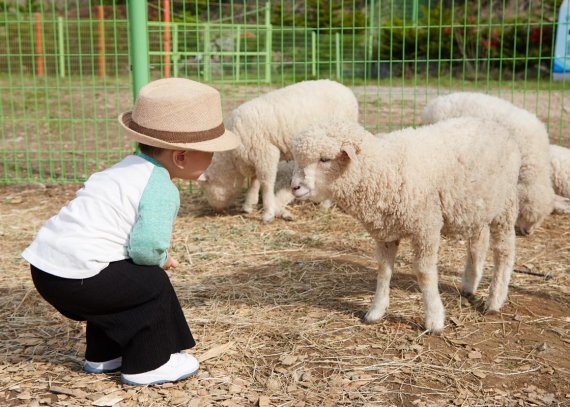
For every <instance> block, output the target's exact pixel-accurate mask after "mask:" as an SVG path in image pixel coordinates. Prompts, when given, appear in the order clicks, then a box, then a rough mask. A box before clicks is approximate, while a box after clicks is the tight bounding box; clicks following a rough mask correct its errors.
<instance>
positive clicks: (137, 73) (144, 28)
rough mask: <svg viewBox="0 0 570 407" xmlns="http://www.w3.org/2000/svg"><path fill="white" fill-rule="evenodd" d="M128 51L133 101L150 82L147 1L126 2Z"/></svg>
mask: <svg viewBox="0 0 570 407" xmlns="http://www.w3.org/2000/svg"><path fill="white" fill-rule="evenodd" d="M127 13H128V20H129V35H130V36H129V49H130V52H129V54H130V57H131V72H132V76H133V99H136V98H137V95H138V94H139V90H140V89H141V88H142V87H143V86H144V85H146V84H147V83H149V82H150V69H149V65H150V60H149V54H148V25H147V21H148V16H147V0H128V4H127Z"/></svg>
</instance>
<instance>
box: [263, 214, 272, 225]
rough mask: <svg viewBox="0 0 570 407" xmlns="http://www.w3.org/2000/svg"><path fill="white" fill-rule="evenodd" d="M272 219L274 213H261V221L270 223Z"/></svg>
mask: <svg viewBox="0 0 570 407" xmlns="http://www.w3.org/2000/svg"><path fill="white" fill-rule="evenodd" d="M273 219H275V215H272V214H263V216H262V217H261V220H262V222H263V223H271V222H273Z"/></svg>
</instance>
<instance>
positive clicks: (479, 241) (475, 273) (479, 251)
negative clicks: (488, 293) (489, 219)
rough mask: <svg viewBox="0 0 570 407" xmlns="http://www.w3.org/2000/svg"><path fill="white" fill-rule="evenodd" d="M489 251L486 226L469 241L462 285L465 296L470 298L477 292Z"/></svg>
mask: <svg viewBox="0 0 570 407" xmlns="http://www.w3.org/2000/svg"><path fill="white" fill-rule="evenodd" d="M488 249H489V227H488V226H485V227H484V228H483V229H481V230H480V231H479V233H478V234H476V235H474V236H471V238H470V239H469V244H468V249H467V262H466V264H465V271H464V272H463V281H462V283H461V294H462V295H463V296H466V297H470V296H471V295H473V294H474V293H475V291H476V290H477V287H478V286H479V282H480V281H481V276H482V275H483V266H484V265H485V258H486V257H487V250H488Z"/></svg>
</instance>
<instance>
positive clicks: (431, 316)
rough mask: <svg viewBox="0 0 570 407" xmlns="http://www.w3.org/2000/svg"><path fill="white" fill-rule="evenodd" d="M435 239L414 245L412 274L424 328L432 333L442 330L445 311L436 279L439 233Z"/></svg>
mask: <svg viewBox="0 0 570 407" xmlns="http://www.w3.org/2000/svg"><path fill="white" fill-rule="evenodd" d="M436 233H438V237H437V239H431V240H423V241H420V242H417V243H415V244H414V251H415V262H414V272H415V274H416V278H417V279H418V283H419V286H420V289H421V290H422V295H423V299H424V306H425V310H426V317H425V328H426V329H427V330H428V331H430V332H433V333H439V332H441V331H442V330H443V326H444V321H445V309H444V308H443V303H442V302H441V297H440V296H439V289H438V277H437V254H438V249H439V232H436Z"/></svg>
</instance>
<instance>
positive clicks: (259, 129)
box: [202, 80, 358, 222]
mask: <svg viewBox="0 0 570 407" xmlns="http://www.w3.org/2000/svg"><path fill="white" fill-rule="evenodd" d="M332 117H339V118H343V119H347V120H351V121H357V120H358V102H357V100H356V97H355V96H354V94H353V93H352V91H351V90H350V89H349V88H347V87H346V86H344V85H342V84H340V83H337V82H334V81H330V80H317V81H304V82H299V83H297V84H294V85H290V86H287V87H285V88H282V89H278V90H275V91H272V92H269V93H267V94H264V95H261V96H259V97H257V98H255V99H253V100H250V101H248V102H245V103H243V104H242V105H240V106H238V107H237V108H236V109H235V110H234V111H233V112H231V113H230V115H229V116H228V117H227V119H226V127H227V128H228V129H230V130H231V131H233V132H234V133H236V134H238V135H239V136H240V137H241V141H242V145H241V146H240V147H238V148H237V149H235V150H231V151H227V152H220V153H218V152H217V153H214V157H213V159H212V163H211V164H210V166H209V167H208V169H207V170H206V172H205V173H204V177H203V179H204V181H203V182H202V186H203V188H204V192H205V195H206V198H207V200H208V202H209V203H210V205H211V206H212V207H214V208H216V209H223V208H225V207H227V206H228V205H229V204H230V203H231V202H232V201H233V199H234V198H235V197H236V196H237V194H238V193H239V191H240V189H241V188H242V186H243V184H244V180H245V178H247V177H251V178H254V179H255V180H254V181H253V182H252V187H253V188H251V189H250V190H249V191H248V192H247V194H246V197H245V202H244V204H243V210H244V211H245V212H247V213H251V211H252V210H253V207H254V206H255V205H256V204H257V201H258V191H259V189H260V188H261V193H262V199H263V215H262V219H263V221H264V222H271V221H272V220H273V218H274V217H275V216H277V217H282V218H285V219H290V218H291V215H290V214H289V212H288V211H287V209H286V208H285V207H282V208H279V207H278V206H277V205H276V202H275V196H274V184H275V177H276V172H277V163H278V162H279V160H291V159H292V155H291V140H292V138H293V135H294V134H295V133H296V132H297V131H299V130H300V129H302V128H303V127H305V126H307V125H308V124H310V123H312V122H315V121H318V120H321V119H325V118H332Z"/></svg>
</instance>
